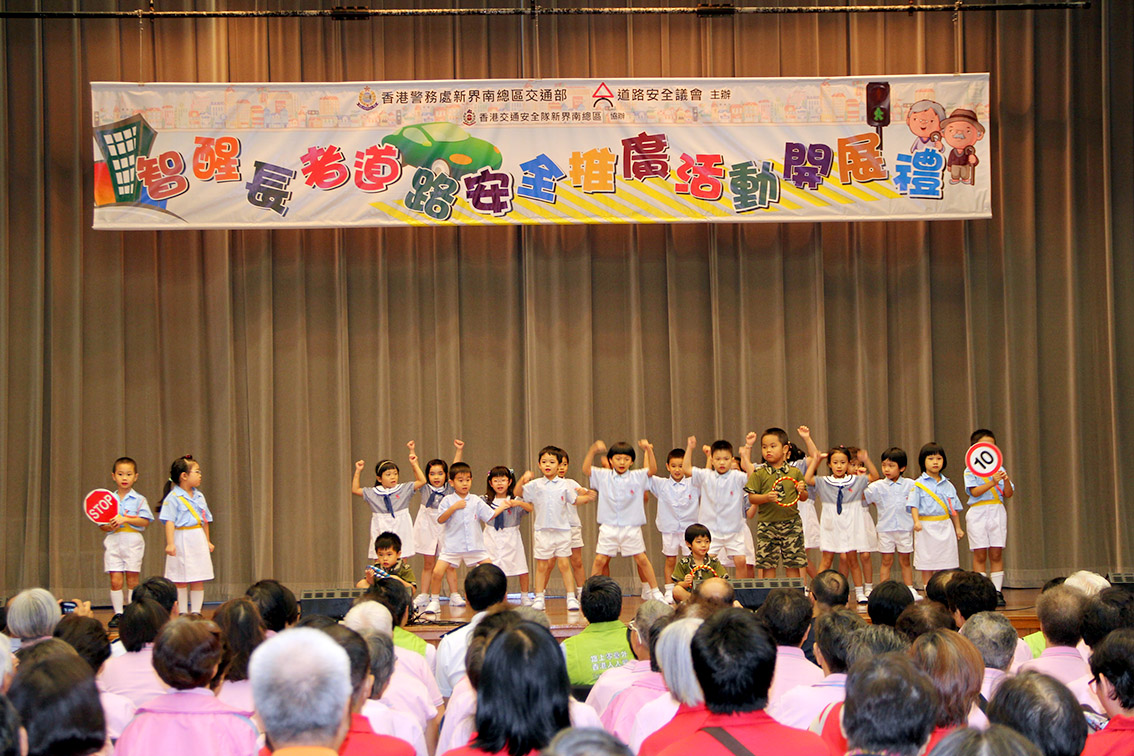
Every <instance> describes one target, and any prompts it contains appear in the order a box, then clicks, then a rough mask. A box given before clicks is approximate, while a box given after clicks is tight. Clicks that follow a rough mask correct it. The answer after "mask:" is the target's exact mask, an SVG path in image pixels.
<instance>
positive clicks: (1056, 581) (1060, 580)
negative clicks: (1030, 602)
mask: <svg viewBox="0 0 1134 756" xmlns="http://www.w3.org/2000/svg"><path fill="white" fill-rule="evenodd" d="M1066 582H1067V576H1066V575H1059V576H1058V577H1053V578H1052V579H1051V580H1048V581H1047V582H1046V583H1044V584H1043V587H1042V588H1040V593H1047V592H1048V591H1050V590H1051V589H1052V588H1054V587H1055V586H1057V585H1063V584H1064V583H1066Z"/></svg>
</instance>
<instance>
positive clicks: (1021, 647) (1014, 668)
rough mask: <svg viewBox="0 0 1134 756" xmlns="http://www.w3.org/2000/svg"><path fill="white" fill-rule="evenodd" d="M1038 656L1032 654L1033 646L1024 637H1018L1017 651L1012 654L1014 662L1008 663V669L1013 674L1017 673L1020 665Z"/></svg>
mask: <svg viewBox="0 0 1134 756" xmlns="http://www.w3.org/2000/svg"><path fill="white" fill-rule="evenodd" d="M1034 658H1036V657H1035V656H1034V655H1033V654H1032V647H1031V646H1029V645H1028V642H1027V641H1025V640H1024V639H1023V638H1017V639H1016V653H1015V654H1014V655H1013V656H1012V663H1011V664H1009V665H1008V670H1009V671H1010V672H1011V673H1012V674H1016V673H1017V672H1018V671H1019V670H1020V666H1021V665H1023V664H1027V663H1028V662H1030V661H1031V660H1032V659H1034Z"/></svg>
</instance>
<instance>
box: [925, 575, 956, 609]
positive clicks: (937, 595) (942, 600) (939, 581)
mask: <svg viewBox="0 0 1134 756" xmlns="http://www.w3.org/2000/svg"><path fill="white" fill-rule="evenodd" d="M960 571H961V568H960V567H950V568H949V569H947V570H938V571H937V572H934V573H933V574H932V575H930V576H929V580H927V581H926V583H925V597H926V598H927V599H929V600H930V601H936V602H937V603H939V604H944V605H945V606H949V594H947V593H946V592H945V587H946V586H947V585H948V584H949V581H950V580H952V579H953V576H954V575H956V574H957V573H958V572H960Z"/></svg>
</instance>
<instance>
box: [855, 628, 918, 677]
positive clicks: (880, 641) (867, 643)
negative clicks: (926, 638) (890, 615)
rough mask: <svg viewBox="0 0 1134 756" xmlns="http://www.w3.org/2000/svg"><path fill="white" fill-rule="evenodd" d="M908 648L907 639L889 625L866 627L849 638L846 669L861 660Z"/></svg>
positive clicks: (908, 642)
mask: <svg viewBox="0 0 1134 756" xmlns="http://www.w3.org/2000/svg"><path fill="white" fill-rule="evenodd" d="M909 647H910V641H909V638H907V637H906V636H904V635H902V634H901V633H899V632H898V631H897V630H895V629H894V628H892V627H890V626H889V625H867V626H866V627H862V628H859V629H858V630H856V631H855V633H854V635H852V636H851V639H850V646H849V647H848V648H847V669H850V668H851V667H853V666H854V665H855V664H856V663H857V662H859V661H862V660H863V659H869V658H871V657H873V656H881V655H882V654H888V653H891V652H894V651H907V650H909Z"/></svg>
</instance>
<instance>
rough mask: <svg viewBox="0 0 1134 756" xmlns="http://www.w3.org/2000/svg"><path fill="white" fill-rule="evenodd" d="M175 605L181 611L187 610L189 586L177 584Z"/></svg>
mask: <svg viewBox="0 0 1134 756" xmlns="http://www.w3.org/2000/svg"><path fill="white" fill-rule="evenodd" d="M177 606H178V608H179V609H180V610H181V611H183V612H188V611H189V586H187V585H179V586H177Z"/></svg>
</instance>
